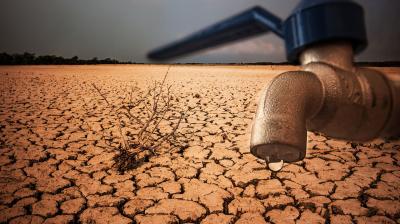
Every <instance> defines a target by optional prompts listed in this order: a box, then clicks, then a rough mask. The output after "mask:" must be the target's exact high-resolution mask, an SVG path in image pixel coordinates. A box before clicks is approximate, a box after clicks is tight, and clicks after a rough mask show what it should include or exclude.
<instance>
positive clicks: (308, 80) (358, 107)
mask: <svg viewBox="0 0 400 224" xmlns="http://www.w3.org/2000/svg"><path fill="white" fill-rule="evenodd" d="M299 60H300V62H301V64H302V69H301V70H300V71H289V72H285V73H282V74H280V75H278V76H277V77H275V78H274V79H273V80H272V81H271V82H270V83H269V84H268V86H267V88H266V89H265V91H264V93H263V94H262V96H261V98H260V102H259V104H258V108H257V112H256V116H255V119H254V123H253V128H252V136H251V144H250V149H251V152H252V154H254V155H255V156H257V157H259V158H262V159H265V160H267V162H271V163H272V162H278V161H281V160H283V161H285V162H294V161H298V160H301V159H303V158H304V157H305V153H306V145H307V130H309V131H316V132H321V133H324V134H326V135H328V136H331V137H334V138H341V139H347V140H352V141H366V140H371V139H373V138H376V137H380V136H382V137H385V136H396V135H399V134H400V75H397V76H396V75H386V74H383V73H381V72H379V71H376V70H373V69H369V68H357V67H354V66H353V48H352V45H351V43H348V42H341V41H337V42H325V43H320V44H314V45H312V46H310V47H309V48H307V49H304V50H303V51H302V52H301V53H300V55H299Z"/></svg>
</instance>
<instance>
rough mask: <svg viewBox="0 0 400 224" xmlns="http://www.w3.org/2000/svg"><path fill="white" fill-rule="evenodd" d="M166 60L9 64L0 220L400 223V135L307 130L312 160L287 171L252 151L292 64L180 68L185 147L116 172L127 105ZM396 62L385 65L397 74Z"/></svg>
mask: <svg viewBox="0 0 400 224" xmlns="http://www.w3.org/2000/svg"><path fill="white" fill-rule="evenodd" d="M167 68H168V67H167V66H161V65H129V66H128V65H122V66H36V67H29V66H26V67H0V86H1V88H0V94H1V95H0V166H1V170H0V223H143V224H144V223H202V224H207V223H221V224H223V223H251V224H256V223H400V200H399V199H400V141H399V140H391V141H388V140H382V139H378V140H374V141H371V142H366V143H362V144H361V143H351V142H346V141H339V140H334V139H330V138H328V137H325V136H322V135H319V134H316V133H311V132H309V133H308V147H307V156H306V159H304V160H303V161H301V162H296V163H292V164H285V165H284V167H283V169H282V170H281V171H279V172H271V171H269V170H267V169H266V165H265V162H264V161H262V160H259V159H257V158H255V157H254V156H252V155H251V154H250V152H249V138H250V126H251V121H252V118H253V115H254V112H255V109H256V99H257V97H258V95H257V94H258V92H259V91H260V90H261V89H262V88H263V87H264V86H265V84H266V83H267V82H268V81H269V80H271V78H272V77H274V76H275V75H277V74H279V73H281V72H283V71H285V70H290V69H295V68H294V67H271V66H172V67H171V68H170V72H169V74H168V78H167V82H168V83H169V84H172V85H173V87H172V88H173V89H174V94H175V96H176V97H178V98H179V99H180V102H183V103H184V104H186V105H189V106H191V107H193V108H194V109H193V110H190V111H189V112H188V114H187V119H185V120H184V121H182V124H181V126H180V129H179V130H180V132H181V133H183V134H186V135H187V136H190V137H188V142H187V144H188V147H187V148H185V149H183V150H170V151H168V150H165V153H164V154H161V155H159V156H154V157H151V158H150V159H149V161H148V162H146V163H145V164H143V165H141V166H139V167H138V168H136V169H134V170H130V171H128V172H125V173H123V174H121V173H119V172H117V171H116V169H115V167H113V164H114V160H113V157H114V156H115V154H116V153H117V151H116V150H115V148H113V147H110V146H108V145H107V144H105V142H104V139H103V138H102V136H103V135H102V134H103V133H104V132H109V133H111V135H114V137H115V139H118V136H117V135H118V133H117V132H116V131H114V130H115V128H116V127H115V125H113V122H115V118H114V119H113V117H110V116H109V115H107V113H105V112H104V111H106V108H105V104H104V102H103V101H102V100H101V99H100V98H99V96H98V95H96V93H95V92H93V91H92V90H91V88H90V85H91V83H95V84H96V85H98V86H99V87H101V88H102V89H104V90H107V91H108V94H109V95H108V96H109V97H110V101H112V102H115V103H118V100H120V96H121V95H123V94H124V91H125V90H126V86H129V84H130V83H132V82H137V83H138V86H139V87H141V88H145V87H146V86H148V85H150V83H153V81H154V80H160V79H161V78H162V77H163V76H164V74H165V72H166V70H167ZM399 71H400V70H399V69H395V68H391V69H387V71H386V72H397V73H398V72H399Z"/></svg>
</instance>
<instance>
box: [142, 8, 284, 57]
mask: <svg viewBox="0 0 400 224" xmlns="http://www.w3.org/2000/svg"><path fill="white" fill-rule="evenodd" d="M281 26H282V20H281V19H280V18H278V17H276V16H275V15H273V14H272V13H270V12H268V11H267V10H265V9H263V8H261V7H259V6H255V7H253V8H250V9H248V10H246V11H244V12H242V13H240V14H238V15H235V16H233V17H230V18H228V19H226V20H223V21H222V22H219V23H216V24H214V25H212V26H209V27H207V28H205V29H203V30H200V31H198V32H196V33H194V34H192V35H190V36H188V37H186V38H183V39H181V40H178V41H176V42H173V43H171V44H168V45H166V46H163V47H161V48H158V49H156V50H153V51H151V52H150V53H149V54H148V57H149V58H150V59H153V60H166V59H171V58H175V57H178V56H181V55H185V54H189V53H192V52H195V51H199V50H203V49H206V48H210V47H214V46H218V45H222V44H226V43H230V42H233V41H236V40H240V39H244V38H248V37H252V36H255V35H258V34H262V33H265V32H268V31H272V32H274V33H275V34H277V35H278V36H280V37H282V36H283V33H282V29H281Z"/></svg>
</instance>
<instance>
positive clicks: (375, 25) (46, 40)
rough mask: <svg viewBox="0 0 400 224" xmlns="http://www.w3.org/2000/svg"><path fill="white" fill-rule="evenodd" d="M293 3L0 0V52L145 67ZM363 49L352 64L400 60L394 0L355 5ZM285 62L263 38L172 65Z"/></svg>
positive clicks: (398, 7)
mask: <svg viewBox="0 0 400 224" xmlns="http://www.w3.org/2000/svg"><path fill="white" fill-rule="evenodd" d="M298 2H299V0H279V1H278V0H218V1H216V0H113V1H110V0H80V1H71V0H35V1H27V0H1V1H0V29H1V32H0V52H4V51H5V52H8V53H22V52H25V51H27V52H33V53H36V54H38V55H41V54H55V55H61V56H64V57H72V56H74V55H77V56H79V57H80V58H92V57H98V58H106V57H110V58H116V59H118V60H130V61H135V62H148V60H147V59H146V53H147V52H148V51H149V50H151V49H153V48H154V47H158V46H160V45H162V44H165V43H168V42H170V41H173V40H176V39H177V38H181V37H184V36H185V35H187V34H190V33H192V32H193V31H197V30H199V29H201V28H203V27H205V26H208V25H210V24H212V23H215V22H216V21H218V20H221V19H224V18H226V17H229V16H230V15H232V14H236V13H238V12H240V11H242V10H245V9H247V8H249V7H252V6H255V5H260V6H263V7H264V8H266V9H268V10H270V11H271V12H273V13H275V14H276V15H278V16H280V17H281V18H286V17H287V16H288V14H289V13H290V11H291V10H292V9H293V7H294V6H295V5H296V4H297V3H298ZM357 2H359V3H361V4H362V5H363V6H364V9H365V12H366V21H367V32H368V38H369V42H370V44H369V47H368V48H367V50H366V51H364V52H363V53H362V54H360V55H359V56H358V57H357V60H359V61H385V60H396V61H399V60H400V22H399V21H400V20H399V18H400V16H399V13H400V1H399V0H357ZM259 61H272V62H280V61H285V54H284V45H283V42H282V40H280V39H279V38H278V37H276V36H274V35H273V34H271V33H269V34H265V35H262V36H259V37H256V38H252V39H249V40H246V41H242V42H238V43H234V44H230V45H225V46H223V47H219V48H215V49H212V50H207V51H203V52H201V53H198V54H196V55H192V56H188V57H185V58H182V59H179V60H175V61H173V62H199V63H201V62H206V63H212V62H215V63H224V62H259Z"/></svg>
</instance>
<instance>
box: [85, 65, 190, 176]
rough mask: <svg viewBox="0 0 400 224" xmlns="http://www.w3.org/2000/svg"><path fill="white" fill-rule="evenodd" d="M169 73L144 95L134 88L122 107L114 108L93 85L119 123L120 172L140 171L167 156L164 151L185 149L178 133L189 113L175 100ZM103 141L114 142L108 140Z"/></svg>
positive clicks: (128, 92)
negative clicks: (156, 158) (140, 167)
mask: <svg viewBox="0 0 400 224" xmlns="http://www.w3.org/2000/svg"><path fill="white" fill-rule="evenodd" d="M168 71H169V68H168ZM168 71H167V73H166V74H165V76H164V78H163V80H162V81H161V82H158V81H155V82H154V84H153V85H152V86H151V87H150V88H148V89H147V91H141V90H140V88H138V87H137V85H133V86H131V88H130V90H129V91H126V94H125V96H124V97H123V99H122V103H121V104H120V105H113V104H112V103H111V102H110V101H109V100H108V97H107V95H106V93H104V92H103V91H102V90H101V89H100V88H99V87H98V86H96V85H95V84H92V86H93V88H94V90H95V91H96V92H97V94H98V95H99V96H101V98H102V99H103V100H104V102H105V103H106V105H107V107H108V108H109V109H110V112H109V113H110V114H109V115H110V116H114V117H116V122H117V123H118V124H117V128H118V132H119V135H120V143H119V145H118V147H117V149H118V151H119V153H118V154H117V155H116V156H115V158H114V159H115V162H116V163H115V166H116V167H117V169H118V170H119V171H120V172H124V171H126V170H129V169H133V168H135V167H137V166H138V165H140V164H142V163H144V162H146V161H148V159H149V157H151V156H154V155H159V154H161V153H164V152H165V149H167V150H168V149H171V148H174V147H182V144H181V143H182V142H181V141H180V140H179V139H178V136H180V137H182V136H183V135H180V134H179V133H178V128H179V125H180V124H181V122H182V119H184V116H185V113H186V112H184V111H182V109H181V107H180V106H179V105H178V102H179V100H178V99H177V98H175V97H174V96H173V94H172V92H171V88H172V86H171V85H166V83H165V81H166V78H167V75H168ZM104 139H105V140H107V139H108V141H112V140H113V138H107V137H106V136H104ZM180 139H182V138H180ZM110 145H111V144H110ZM163 149H164V151H163Z"/></svg>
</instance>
